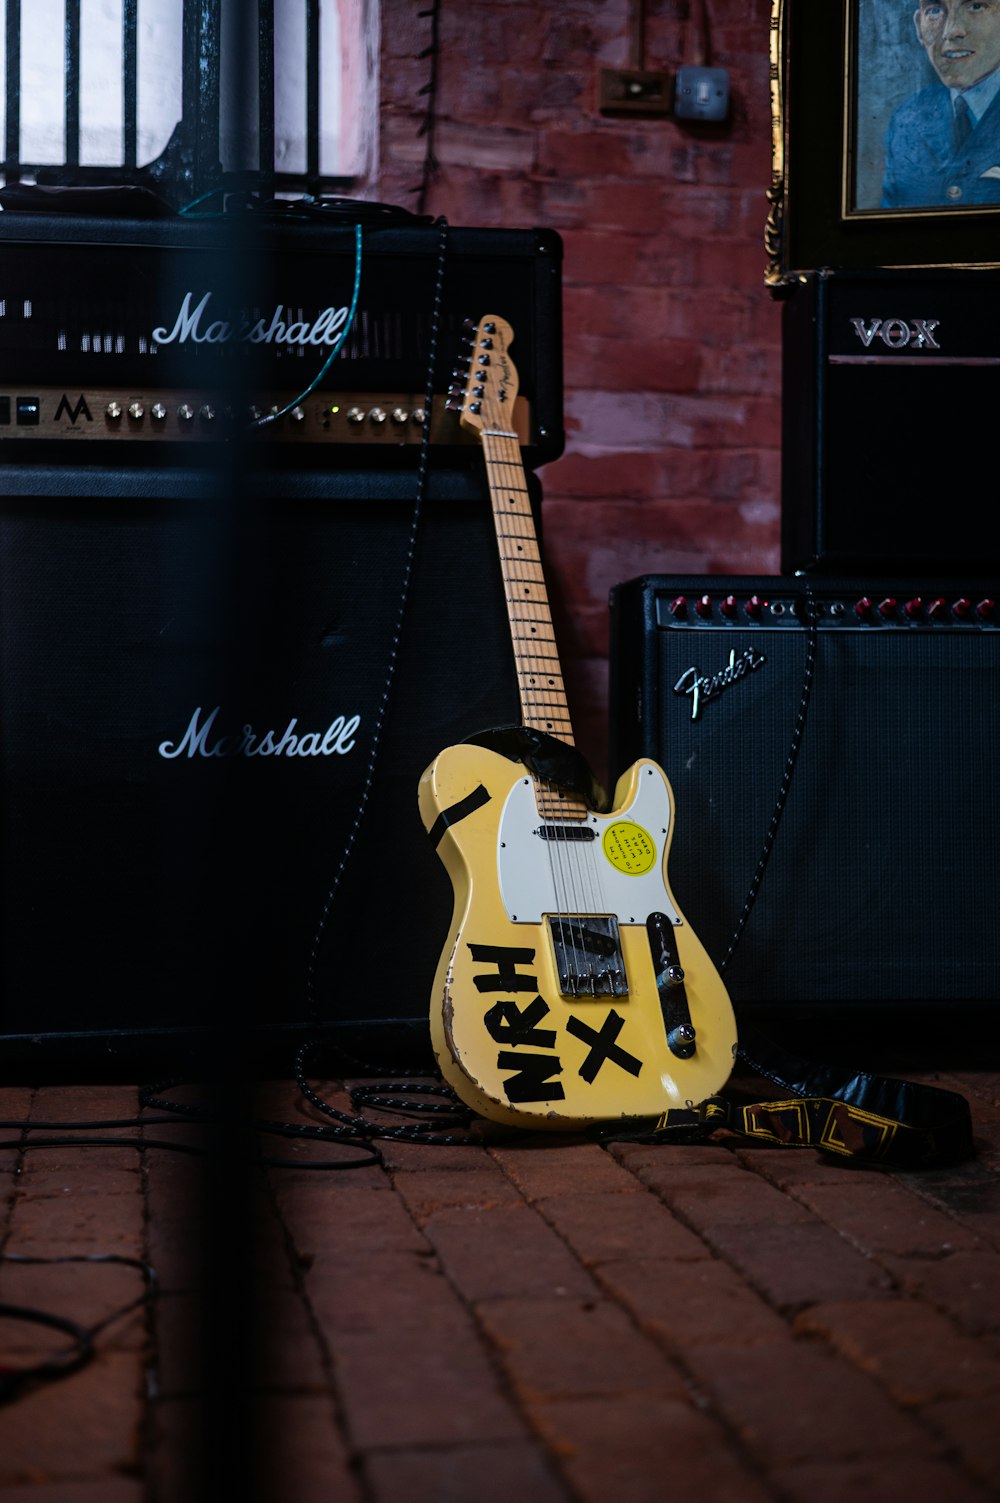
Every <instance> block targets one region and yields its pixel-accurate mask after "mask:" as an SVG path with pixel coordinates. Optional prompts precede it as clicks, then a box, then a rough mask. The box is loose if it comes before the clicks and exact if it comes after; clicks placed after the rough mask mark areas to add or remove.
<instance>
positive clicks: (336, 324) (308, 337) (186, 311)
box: [153, 292, 350, 347]
mask: <svg viewBox="0 0 1000 1503" xmlns="http://www.w3.org/2000/svg"><path fill="white" fill-rule="evenodd" d="M211 296H212V294H211V292H206V293H205V295H204V297H203V298H202V299H201V301H200V302H199V303H197V304H196V305H195V306H193V307H192V304H193V303H194V293H193V292H187V293H185V294H184V301H183V302H182V303H181V306H180V308H179V309H178V311H177V317H176V318H175V319H174V325H173V328H172V329H168V328H167V326H166V324H164V325H163V326H162V328H159V329H154V330H153V339H154V340H155V342H156V343H157V344H187V342H188V340H190V341H191V343H192V344H229V342H230V340H233V339H239V340H243V341H245V342H246V343H247V344H287V345H301V346H303V347H304V346H305V345H310V344H311V345H333V344H335V343H336V342H337V338H338V336H339V334H340V331H341V330H342V329H343V327H344V325H345V323H346V322H347V315H348V312H349V311H350V310H349V309H347V308H324V309H323V310H322V311H321V312H320V313H318V314H317V316H316V318H315V319H314V320H313V322H312V323H308V322H306V321H305V320H304V319H301V318H298V319H293V318H291V317H289V318H288V319H286V318H285V310H284V308H283V307H282V306H281V304H280V303H279V305H278V306H277V307H276V308H275V310H274V312H273V313H272V314H271V317H270V318H258V319H257V320H256V321H253V320H251V319H250V318H243V319H241V320H240V322H239V323H234V322H232V321H231V320H230V319H226V318H210V317H209V313H208V304H209V301H210V300H211Z"/></svg>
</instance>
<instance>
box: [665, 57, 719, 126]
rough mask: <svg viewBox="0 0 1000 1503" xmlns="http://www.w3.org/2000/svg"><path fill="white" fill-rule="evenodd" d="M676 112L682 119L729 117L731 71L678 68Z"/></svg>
mask: <svg viewBox="0 0 1000 1503" xmlns="http://www.w3.org/2000/svg"><path fill="white" fill-rule="evenodd" d="M673 112H674V115H675V117H676V118H677V119H678V120H725V118H726V115H727V114H728V113H729V74H728V72H727V71H726V69H725V68H696V67H693V66H685V67H683V68H678V69H677V75H676V77H675V79H674V99H673Z"/></svg>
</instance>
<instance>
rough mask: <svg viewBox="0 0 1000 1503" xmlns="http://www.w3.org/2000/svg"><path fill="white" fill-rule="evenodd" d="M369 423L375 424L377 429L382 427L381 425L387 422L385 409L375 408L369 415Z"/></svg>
mask: <svg viewBox="0 0 1000 1503" xmlns="http://www.w3.org/2000/svg"><path fill="white" fill-rule="evenodd" d="M368 421H369V422H370V423H374V424H375V426H376V428H378V427H381V425H382V424H383V423H384V422H385V408H384V407H373V408H372V410H371V412H370V413H369V414H368Z"/></svg>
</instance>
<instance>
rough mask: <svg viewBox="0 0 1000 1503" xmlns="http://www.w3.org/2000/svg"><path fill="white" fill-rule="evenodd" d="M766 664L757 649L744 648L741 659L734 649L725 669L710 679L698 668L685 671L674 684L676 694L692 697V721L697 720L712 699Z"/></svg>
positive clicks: (764, 656) (764, 657) (765, 659)
mask: <svg viewBox="0 0 1000 1503" xmlns="http://www.w3.org/2000/svg"><path fill="white" fill-rule="evenodd" d="M766 662H767V657H766V655H765V654H764V653H763V652H758V651H757V648H756V647H747V648H744V650H743V651H742V652H741V653H740V655H739V657H737V656H736V649H735V647H734V648H733V650H732V651H731V652H730V654H729V662H728V663H727V664H726V666H725V668H723V669H722V670H721V671H720V672H719V673H713V674H712V675H711V676H710V677H708V678H706V677H705V675H704V674H702V673H699V672H698V669H697V668H687V669H685V671H684V672H683V673H682V674H681V676H680V678H679V679H678V680H677V682H676V684H674V693H675V694H680V695H685V694H686V695H690V697H691V719H692V720H697V719H698V716H699V714H700V712H701V707H702V705H703V704H707V703H708V701H709V700H710V699H717V698H718V696H719V695H720V694H721V693H722V691H723V689H728V688H729V685H730V684H735V683H736V681H737V679H741V678H746V676H747V674H748V673H753V672H755V670H756V669H758V668H762V667H763V666H764V664H765V663H766Z"/></svg>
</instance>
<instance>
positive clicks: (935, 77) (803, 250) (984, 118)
mask: <svg viewBox="0 0 1000 1503" xmlns="http://www.w3.org/2000/svg"><path fill="white" fill-rule="evenodd" d="M961 3H963V0H823V3H822V4H817V3H816V0H772V12H771V37H770V86H771V130H772V135H771V148H772V181H771V186H770V189H769V192H768V200H769V203H770V211H769V214H768V219H767V225H766V229H765V248H766V251H767V257H768V263H767V272H766V280H767V282H768V283H769V284H770V285H772V286H779V285H781V284H782V283H788V282H791V281H795V280H797V279H798V278H800V277H802V276H804V275H807V274H809V273H812V272H816V271H822V270H830V271H835V270H840V269H874V268H879V267H900V268H901V267H935V266H942V267H945V266H947V267H987V266H991V267H992V266H998V265H1000V0H976V4H975V18H976V20H975V24H977V25H979V26H983V25H984V24H988V25H989V26H991V27H994V26H995V33H991V34H989V35H987V36H986V37H985V41H984V42H983V43H982V45H981V46H980V47H979V48H978V52H977V50H976V49H975V48H973V47H963V48H962V49H961V51H962V53H963V55H966V54H973V55H974V56H975V58H979V57H981V58H982V59H983V60H984V61H985V62H986V63H989V62H990V61H992V58H993V56H994V54H995V55H996V58H997V62H998V67H997V68H996V70H995V73H996V77H995V78H992V75H988V76H987V78H986V80H983V81H981V82H984V83H985V90H984V88H982V87H978V86H977V92H974V91H971V90H970V92H969V95H968V97H969V98H970V99H976V100H977V101H978V103H977V108H979V109H980V110H981V114H980V116H979V118H978V120H977V121H976V124H975V136H974V137H968V138H967V140H966V142H965V143H964V144H963V145H962V146H961V147H958V146H954V145H953V144H952V141H953V138H952V134H951V133H952V130H953V126H952V110H953V105H952V103H951V100H952V98H953V97H954V95H955V94H957V93H960V92H964V87H967V84H968V82H969V80H967V79H962V78H961V76H960V77H959V80H958V81H959V82H960V83H962V84H963V88H962V89H958V88H951V89H950V88H949V87H948V82H947V81H946V79H945V78H943V77H941V76H940V74H939V73H937V71H936V68H941V69H942V70H943V71H945V72H947V70H948V68H949V67H951V68H952V70H953V71H954V67H955V65H953V64H951V63H945V62H942V61H941V58H940V52H939V49H937V47H936V45H934V44H935V32H934V30H933V28H934V27H939V26H940V24H943V23H941V21H940V17H941V16H942V15H943V14H945V13H947V12H948V11H949V9H950V8H951V7H952V6H954V7H955V9H956V10H957V9H958V7H959V5H960V4H961ZM965 3H967V0H965ZM984 7H985V10H984ZM981 17H985V21H984V20H983V19H980V18H981ZM962 24H963V25H966V26H968V24H969V21H968V17H966V19H965V20H964V21H963V22H962ZM981 66H982V63H981V62H978V61H976V60H974V61H973V62H971V63H969V64H968V65H967V66H966V69H965V72H966V74H968V73H970V72H974V71H975V69H976V67H981ZM984 93H985V95H986V99H985V103H984V102H983V97H982V96H983V95H984ZM970 141H971V144H970Z"/></svg>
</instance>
